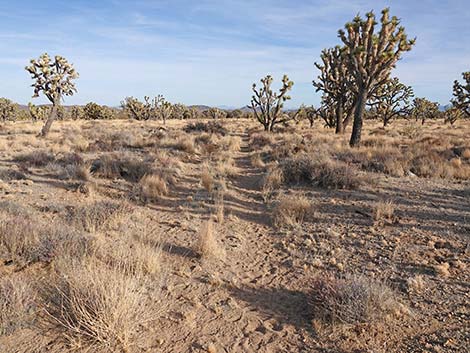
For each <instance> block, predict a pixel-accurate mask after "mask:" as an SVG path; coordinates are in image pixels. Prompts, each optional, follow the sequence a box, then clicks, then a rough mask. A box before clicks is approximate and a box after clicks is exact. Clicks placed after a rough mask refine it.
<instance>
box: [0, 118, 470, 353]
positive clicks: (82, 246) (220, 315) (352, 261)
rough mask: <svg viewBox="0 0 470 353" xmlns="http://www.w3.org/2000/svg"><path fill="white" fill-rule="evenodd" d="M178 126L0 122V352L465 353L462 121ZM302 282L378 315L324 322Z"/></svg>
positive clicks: (465, 131)
mask: <svg viewBox="0 0 470 353" xmlns="http://www.w3.org/2000/svg"><path fill="white" fill-rule="evenodd" d="M194 123H195V122H191V121H168V122H167V124H166V125H165V127H164V129H161V127H162V126H163V125H162V124H161V123H160V122H154V121H152V122H139V121H127V120H122V121H120V120H114V121H65V122H60V121H59V122H55V123H54V125H53V128H52V132H51V134H50V136H49V137H48V138H46V139H41V138H38V137H36V134H37V132H38V131H39V130H40V128H41V124H40V123H31V122H16V123H5V124H3V125H2V127H1V128H0V216H1V217H0V259H1V260H2V261H1V263H0V281H1V283H0V307H2V314H1V315H0V351H1V352H63V351H68V350H71V351H78V352H82V351H84V352H94V351H99V352H106V351H111V352H112V351H118V352H119V351H123V352H212V353H215V352H367V351H370V352H466V351H467V350H468V347H470V334H469V325H470V307H469V302H470V284H469V283H470V271H469V260H470V246H469V237H470V123H469V122H468V121H467V122H459V123H457V126H456V127H449V126H446V125H444V124H443V123H442V122H441V121H439V122H429V123H426V124H425V125H424V126H421V125H420V124H419V125H416V124H415V123H414V122H393V123H392V125H391V126H390V127H387V128H386V129H385V130H384V129H383V128H381V127H380V124H379V123H378V122H374V121H366V122H365V131H364V136H363V140H364V141H363V147H360V148H359V149H355V150H351V149H350V148H349V147H348V146H347V137H348V136H336V135H335V134H334V132H333V131H330V130H328V129H326V128H323V127H322V124H321V122H319V121H317V122H316V123H315V125H314V126H313V127H312V128H310V127H309V126H308V125H307V124H301V125H295V126H292V127H287V128H281V129H280V130H279V131H278V132H275V133H273V134H271V135H268V134H265V133H262V132H261V130H262V129H261V127H260V126H259V125H258V124H256V123H255V122H253V121H247V120H225V121H219V122H217V123H218V125H217V124H215V123H214V122H210V121H205V122H203V124H201V126H200V127H199V128H197V127H195V125H191V126H189V128H187V129H186V130H187V132H185V127H188V125H190V124H194ZM201 129H202V130H204V129H205V130H207V131H200V130H201ZM296 158H297V159H296ZM299 158H300V159H301V160H302V161H303V162H301V163H300V162H299V163H297V162H296V163H294V162H292V161H296V160H297V161H298V160H299ZM302 158H303V159H302ZM308 158H311V159H312V161H311V162H308ZM286 161H287V162H286ZM288 161H290V163H291V164H289V162H288ZM306 161H307V162H306ZM302 163H303V164H302ZM305 163H307V164H308V165H309V166H310V167H305ZM309 163H310V164H309ZM286 166H287V167H286ZM283 168H284V169H283ZM296 168H299V170H297V169H296ZM302 168H307V169H308V168H310V169H308V170H307V169H305V170H307V173H310V174H311V175H310V174H308V175H307V176H306V175H305V173H306V172H305V171H304V169H302ZM320 170H321V171H322V172H321V173H320V172H319V171H320ZM276 173H278V175H277V178H276ZM279 173H281V174H282V173H283V174H282V176H279ZM338 173H339V174H341V175H337V174H338ZM349 173H352V175H349ZM312 175H313V176H312ZM335 178H339V180H336V179H335ZM343 178H348V180H346V181H345V180H343ZM318 278H323V281H325V279H327V280H328V279H329V280H331V281H332V282H334V281H335V280H336V279H339V280H341V279H350V280H351V278H352V280H353V281H354V279H355V280H357V281H359V282H361V281H362V282H361V283H364V281H365V282H367V283H369V282H368V281H372V282H374V283H375V282H377V283H379V282H380V283H381V284H383V285H384V286H385V287H386V288H390V291H391V292H390V293H392V295H391V296H390V294H387V293H388V292H386V293H385V294H384V296H383V298H384V299H383V300H384V301H394V304H393V305H392V304H391V306H390V307H392V306H393V309H392V310H390V311H388V312H387V313H386V314H382V313H377V316H376V315H375V314H374V312H375V307H368V308H367V310H368V312H371V313H372V314H371V315H368V316H367V318H366V319H365V320H363V319H360V320H351V321H348V319H345V320H343V321H341V320H339V319H338V320H336V319H334V318H332V316H331V311H328V308H326V309H325V307H324V306H325V305H322V304H321V303H320V304H319V299H318V281H319V280H318ZM322 283H323V282H322ZM315 286H316V287H315ZM363 287H364V286H363V285H359V286H358V289H357V291H361V290H362V289H363ZM315 288H316V289H315ZM332 288H334V290H340V289H338V288H341V287H340V286H337V287H335V286H332ZM315 291H316V292H315ZM357 291H356V292H354V293H358V292H357ZM315 293H316V294H315ZM324 294H325V293H324ZM325 295H332V294H331V293H330V292H327V293H326V294H325ZM335 295H336V294H335ZM320 297H321V296H320ZM337 297H338V296H337ZM337 297H335V298H337ZM355 298H356V297H354V298H353V299H351V298H350V299H351V303H350V304H345V305H352V306H353V309H354V306H355V305H360V304H355V302H354V300H358V301H360V300H362V299H361V298H356V299H355ZM343 304H344V303H343ZM369 304H370V303H369ZM369 304H368V305H369ZM382 304H383V303H379V305H382ZM325 310H326V314H325ZM340 310H342V309H340ZM345 315H346V314H345ZM339 316H341V315H339Z"/></svg>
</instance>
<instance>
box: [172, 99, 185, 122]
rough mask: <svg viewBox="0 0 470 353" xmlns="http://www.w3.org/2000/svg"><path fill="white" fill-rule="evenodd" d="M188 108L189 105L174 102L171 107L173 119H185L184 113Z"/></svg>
mask: <svg viewBox="0 0 470 353" xmlns="http://www.w3.org/2000/svg"><path fill="white" fill-rule="evenodd" d="M187 109H188V107H187V106H185V105H184V104H181V103H176V104H173V106H172V107H171V116H170V118H171V119H183V118H184V113H185V112H186V110H187Z"/></svg>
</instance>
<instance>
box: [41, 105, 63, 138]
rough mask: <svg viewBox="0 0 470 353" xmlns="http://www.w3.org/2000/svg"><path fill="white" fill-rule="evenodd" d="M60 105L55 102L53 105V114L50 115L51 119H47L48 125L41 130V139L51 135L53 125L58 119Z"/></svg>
mask: <svg viewBox="0 0 470 353" xmlns="http://www.w3.org/2000/svg"><path fill="white" fill-rule="evenodd" d="M58 105H59V103H57V102H54V103H53V104H52V109H51V113H50V114H49V117H48V118H47V121H46V123H45V124H44V126H43V127H42V130H41V133H40V136H41V137H46V136H47V134H48V133H49V130H50V129H51V125H52V123H53V122H54V120H55V119H56V118H57V107H58Z"/></svg>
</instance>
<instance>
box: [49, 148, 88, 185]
mask: <svg viewBox="0 0 470 353" xmlns="http://www.w3.org/2000/svg"><path fill="white" fill-rule="evenodd" d="M46 169H47V170H48V171H49V172H51V173H53V174H56V175H57V176H58V177H59V178H60V179H67V180H82V181H88V180H90V179H91V174H90V165H89V163H87V162H86V161H85V160H84V159H83V157H82V156H81V155H79V154H78V153H65V154H63V155H62V156H59V157H58V158H56V160H55V161H54V162H52V163H49V164H48V165H47V166H46Z"/></svg>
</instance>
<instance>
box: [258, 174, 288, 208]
mask: <svg viewBox="0 0 470 353" xmlns="http://www.w3.org/2000/svg"><path fill="white" fill-rule="evenodd" d="M283 183H284V173H283V171H282V169H281V168H279V167H278V166H276V167H274V168H272V169H271V170H269V171H268V172H267V173H266V174H265V176H264V178H263V185H262V195H263V199H264V201H265V202H266V201H267V200H268V199H269V198H270V197H271V196H272V195H273V193H274V192H275V190H277V189H279V188H280V187H281V186H282V184H283Z"/></svg>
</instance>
